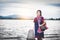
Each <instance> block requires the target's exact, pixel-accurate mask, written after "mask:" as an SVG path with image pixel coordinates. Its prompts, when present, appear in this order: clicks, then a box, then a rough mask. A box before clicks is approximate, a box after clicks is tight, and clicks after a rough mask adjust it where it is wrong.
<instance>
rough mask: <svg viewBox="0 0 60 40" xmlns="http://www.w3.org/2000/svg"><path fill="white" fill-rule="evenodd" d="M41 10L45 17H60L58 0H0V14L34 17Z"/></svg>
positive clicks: (59, 0)
mask: <svg viewBox="0 0 60 40" xmlns="http://www.w3.org/2000/svg"><path fill="white" fill-rule="evenodd" d="M37 10H41V11H42V15H43V17H45V18H60V0H52V1H51V0H0V15H2V16H7V15H18V16H19V17H25V18H34V17H36V11H37Z"/></svg>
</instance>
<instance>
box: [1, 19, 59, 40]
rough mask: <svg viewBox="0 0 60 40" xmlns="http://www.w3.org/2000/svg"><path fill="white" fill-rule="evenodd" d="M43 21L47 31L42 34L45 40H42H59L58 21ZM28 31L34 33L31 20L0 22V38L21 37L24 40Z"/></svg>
mask: <svg viewBox="0 0 60 40" xmlns="http://www.w3.org/2000/svg"><path fill="white" fill-rule="evenodd" d="M45 21H46V23H47V27H48V29H47V30H46V31H45V32H44V34H45V39H43V40H60V20H45ZM29 30H33V31H34V22H33V20H0V35H1V36H2V37H21V40H26V39H25V38H27V36H28V31H29ZM6 40H8V39H6ZM9 40H10V39H9ZM11 40H15V39H11ZM16 40H17V39H16Z"/></svg>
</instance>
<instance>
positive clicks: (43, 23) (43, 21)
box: [40, 17, 46, 26]
mask: <svg viewBox="0 0 60 40" xmlns="http://www.w3.org/2000/svg"><path fill="white" fill-rule="evenodd" d="M44 25H46V22H45V20H44V17H42V24H41V25H40V26H44Z"/></svg>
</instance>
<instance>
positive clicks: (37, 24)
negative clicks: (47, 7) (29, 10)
mask: <svg viewBox="0 0 60 40" xmlns="http://www.w3.org/2000/svg"><path fill="white" fill-rule="evenodd" d="M34 25H35V38H37V39H38V40H42V38H44V31H41V30H40V32H39V31H38V30H39V28H40V27H41V26H46V22H45V21H44V17H43V16H42V12H41V10H37V17H35V18H34Z"/></svg>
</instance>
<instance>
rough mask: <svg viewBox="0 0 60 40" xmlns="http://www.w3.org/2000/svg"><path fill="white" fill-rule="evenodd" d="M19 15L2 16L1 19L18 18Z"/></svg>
mask: <svg viewBox="0 0 60 40" xmlns="http://www.w3.org/2000/svg"><path fill="white" fill-rule="evenodd" d="M17 18H18V16H17V15H8V16H0V19H17Z"/></svg>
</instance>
